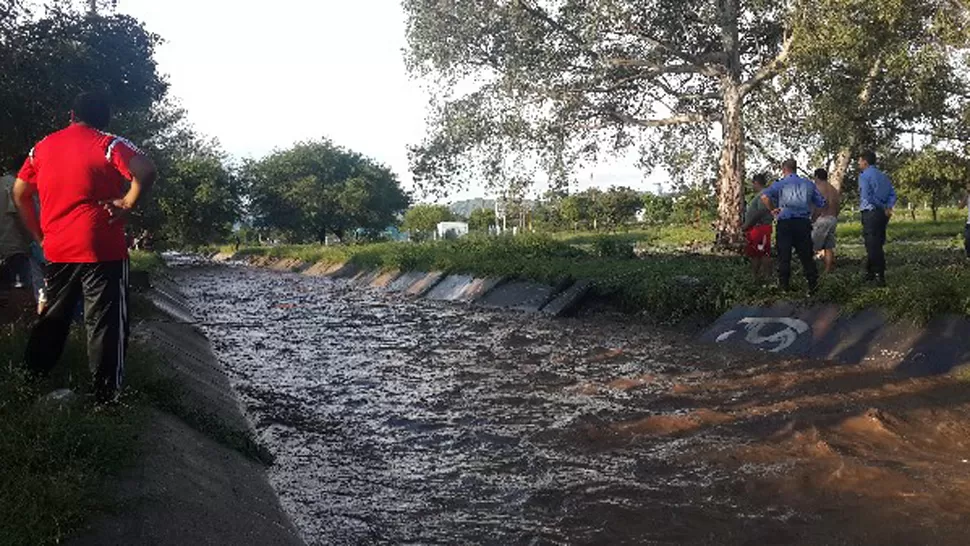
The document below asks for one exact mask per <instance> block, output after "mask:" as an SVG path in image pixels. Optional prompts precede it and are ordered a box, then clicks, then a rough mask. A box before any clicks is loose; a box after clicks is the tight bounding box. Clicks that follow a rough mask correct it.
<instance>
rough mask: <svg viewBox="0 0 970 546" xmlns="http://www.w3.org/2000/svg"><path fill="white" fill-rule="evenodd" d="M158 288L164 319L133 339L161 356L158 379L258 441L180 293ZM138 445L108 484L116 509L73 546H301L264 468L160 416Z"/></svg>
mask: <svg viewBox="0 0 970 546" xmlns="http://www.w3.org/2000/svg"><path fill="white" fill-rule="evenodd" d="M152 284H153V286H154V287H153V288H152V289H150V290H147V291H144V292H143V293H144V294H145V295H146V296H147V297H148V299H150V300H151V301H153V302H154V303H155V305H156V307H157V308H158V309H159V311H161V314H162V317H161V318H154V319H148V320H143V321H141V322H139V323H138V324H137V326H136V327H135V328H134V330H133V332H132V335H133V337H135V338H140V339H141V340H143V341H144V342H145V343H146V344H147V345H148V346H149V347H152V348H154V349H155V350H157V351H158V352H159V353H160V354H161V355H163V357H164V358H162V359H161V364H160V365H161V366H162V367H163V369H162V370H159V371H160V373H162V374H163V375H165V376H166V377H171V378H173V379H174V380H175V381H177V382H178V384H179V385H180V387H181V388H182V391H183V393H182V394H183V398H182V401H181V402H182V403H183V404H185V405H186V406H187V407H188V408H190V409H195V410H197V411H200V412H202V413H204V414H206V415H208V416H210V418H212V419H216V420H217V421H218V422H219V423H221V425H222V426H225V427H227V428H228V429H230V430H237V431H244V432H250V433H252V432H253V431H254V429H253V427H252V424H251V423H250V422H249V420H248V419H247V418H246V416H245V412H244V411H243V408H242V405H241V403H240V401H239V398H238V397H237V396H236V393H235V391H234V390H233V389H232V386H231V385H230V382H229V378H228V376H227V375H226V371H225V369H224V368H223V366H222V365H221V363H219V361H218V360H217V359H216V357H215V355H214V353H213V352H212V348H211V346H210V344H209V340H208V339H207V338H206V337H205V335H204V334H203V333H202V331H201V330H200V329H198V328H197V327H196V326H195V325H194V324H193V323H194V317H193V316H192V313H191V311H190V309H189V306H188V302H187V301H186V300H185V298H184V296H183V295H182V294H181V292H180V291H179V289H178V287H177V286H175V284H174V283H173V282H171V281H169V280H167V279H165V278H163V277H161V276H159V277H158V278H157V279H156V280H154V282H153V283H152ZM140 442H141V445H142V446H143V452H142V455H141V456H140V458H139V461H138V462H136V464H135V466H134V467H133V468H131V469H129V470H126V471H124V472H123V473H122V474H121V475H120V476H117V477H114V478H112V479H111V480H110V481H109V482H108V483H106V485H105V493H106V495H108V496H109V497H110V498H111V499H112V503H111V505H117V506H118V510H115V511H112V512H107V513H102V514H97V515H95V516H94V519H93V520H92V521H91V522H89V523H88V525H86V526H85V528H84V529H83V530H81V531H80V532H79V533H77V535H75V536H74V537H72V538H71V539H70V540H69V541H67V544H71V545H77V546H88V545H101V544H155V545H163V546H169V545H171V546H184V545H185V544H267V545H279V546H305V544H306V543H305V541H304V540H303V539H302V537H301V536H300V533H299V531H298V530H297V528H296V526H295V525H294V524H293V522H292V520H291V519H290V517H289V516H288V515H287V514H286V512H285V511H284V510H283V507H282V505H281V503H280V500H279V497H278V495H277V493H276V491H275V490H274V488H273V487H272V485H271V484H270V481H269V477H268V475H267V472H266V468H265V467H264V466H263V465H261V464H259V463H257V462H255V461H253V460H251V459H249V458H247V457H246V456H244V455H243V454H241V453H240V452H238V451H236V450H234V449H231V448H229V447H227V446H225V445H223V444H221V443H219V442H218V441H216V440H215V439H213V438H211V437H209V436H207V435H206V434H205V433H203V432H200V431H199V430H197V429H195V428H193V427H192V426H190V425H189V424H187V423H185V422H183V421H182V420H181V419H179V418H178V417H176V416H173V415H170V414H168V413H165V412H162V411H159V410H156V409H154V408H153V409H151V410H150V414H149V419H148V423H147V424H146V429H145V430H144V431H143V432H142V433H141V435H140Z"/></svg>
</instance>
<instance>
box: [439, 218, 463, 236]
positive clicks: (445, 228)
mask: <svg viewBox="0 0 970 546" xmlns="http://www.w3.org/2000/svg"><path fill="white" fill-rule="evenodd" d="M465 235H468V222H439V223H438V229H437V233H436V237H435V238H437V239H457V238H458V237H464V236H465Z"/></svg>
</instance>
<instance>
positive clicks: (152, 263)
mask: <svg viewBox="0 0 970 546" xmlns="http://www.w3.org/2000/svg"><path fill="white" fill-rule="evenodd" d="M130 259H131V270H132V271H144V272H147V273H154V272H156V271H158V270H160V269H162V268H164V267H165V261H164V260H162V257H161V256H159V255H158V254H157V253H155V252H145V251H144V250H133V251H132V252H131V257H130Z"/></svg>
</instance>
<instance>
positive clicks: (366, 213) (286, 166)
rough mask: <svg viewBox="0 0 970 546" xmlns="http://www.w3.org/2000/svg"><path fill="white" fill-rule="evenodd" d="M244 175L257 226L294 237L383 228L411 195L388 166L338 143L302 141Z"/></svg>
mask: <svg viewBox="0 0 970 546" xmlns="http://www.w3.org/2000/svg"><path fill="white" fill-rule="evenodd" d="M242 176H243V179H244V180H245V186H246V188H247V190H248V198H249V211H250V214H251V216H252V218H253V224H254V227H257V228H264V229H272V230H275V231H277V232H279V233H281V234H284V235H285V236H286V237H287V238H288V239H289V240H293V241H319V242H323V241H325V240H326V236H327V234H328V233H333V234H335V235H336V236H337V237H339V238H340V239H344V238H345V237H346V234H347V232H348V231H350V230H355V229H363V230H381V229H384V228H386V227H387V226H389V225H392V224H393V223H394V222H395V219H396V217H397V215H398V214H399V213H400V212H401V211H403V210H404V209H405V208H407V205H408V202H409V199H408V196H407V195H406V194H405V193H404V191H403V190H402V189H401V187H400V184H399V183H398V181H397V178H396V177H395V176H394V174H393V173H391V171H390V170H389V169H387V168H386V167H384V166H382V165H378V164H376V163H374V162H373V161H371V160H369V159H367V158H365V157H363V156H361V155H360V154H357V153H355V152H350V151H347V150H345V149H343V148H341V147H339V146H336V145H334V144H333V143H332V142H330V141H329V140H320V141H311V142H303V143H299V144H297V145H295V146H294V147H293V148H291V149H289V150H284V151H279V152H275V153H273V154H270V155H269V156H268V157H266V158H264V159H262V160H260V161H250V162H247V163H246V164H245V165H244V166H243V169H242Z"/></svg>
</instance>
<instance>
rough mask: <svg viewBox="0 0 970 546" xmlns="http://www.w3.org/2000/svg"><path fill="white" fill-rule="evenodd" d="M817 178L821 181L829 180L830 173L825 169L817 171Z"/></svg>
mask: <svg viewBox="0 0 970 546" xmlns="http://www.w3.org/2000/svg"><path fill="white" fill-rule="evenodd" d="M815 178H818V179H819V180H828V179H829V172H828V171H826V170H825V169H815Z"/></svg>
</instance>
